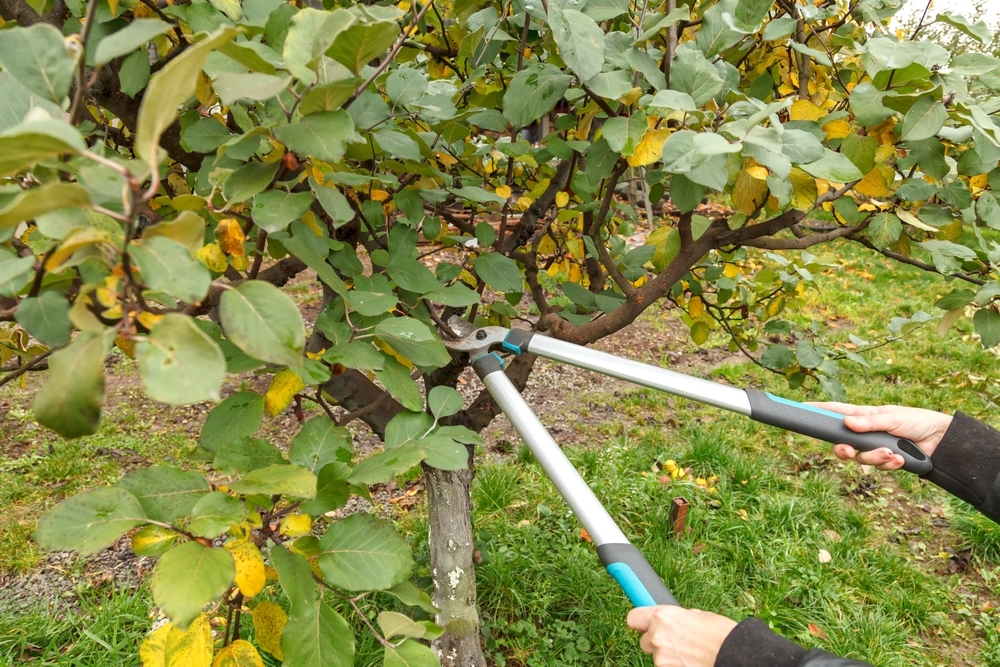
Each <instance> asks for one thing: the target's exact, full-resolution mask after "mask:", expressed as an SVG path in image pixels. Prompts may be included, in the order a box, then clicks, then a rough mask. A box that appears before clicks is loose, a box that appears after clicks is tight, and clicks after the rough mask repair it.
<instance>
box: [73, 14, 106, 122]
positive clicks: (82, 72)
mask: <svg viewBox="0 0 1000 667" xmlns="http://www.w3.org/2000/svg"><path fill="white" fill-rule="evenodd" d="M98 4H99V3H98V0H90V2H88V3H87V15H86V16H85V17H84V19H83V34H82V35H80V41H81V44H80V48H81V51H80V63H79V65H78V67H77V72H76V90H75V91H73V104H72V105H71V106H70V108H69V122H70V123H71V124H72V123H75V122H76V114H77V113H78V112H79V111H80V102H81V101H82V100H83V93H84V92H85V89H86V87H87V86H86V84H85V80H86V78H87V40H89V39H90V31H91V30H93V29H94V24H95V23H96V22H97V21H96V20H95V16H96V14H97V5H98Z"/></svg>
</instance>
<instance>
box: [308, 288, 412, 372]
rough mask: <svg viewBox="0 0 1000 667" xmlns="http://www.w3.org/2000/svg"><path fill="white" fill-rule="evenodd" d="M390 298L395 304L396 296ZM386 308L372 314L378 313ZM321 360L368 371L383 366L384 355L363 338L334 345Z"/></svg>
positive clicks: (353, 294) (352, 293)
mask: <svg viewBox="0 0 1000 667" xmlns="http://www.w3.org/2000/svg"><path fill="white" fill-rule="evenodd" d="M357 294H358V292H351V296H355V295H357ZM392 299H393V301H392V303H393V305H395V303H396V298H395V297H392ZM390 308H391V307H390ZM386 310H388V309H386ZM386 310H381V311H379V312H378V313H374V314H375V315H380V314H382V313H384V312H386ZM358 312H359V313H361V314H362V315H366V316H367V314H366V313H364V312H363V311H360V310H359V311H358ZM323 361H325V362H326V363H328V364H342V365H344V366H346V367H347V368H361V369H364V370H368V371H375V370H380V369H382V368H383V367H384V366H385V357H384V356H383V355H382V353H381V352H379V351H378V350H377V349H375V347H373V346H372V345H371V343H369V342H367V341H363V340H356V341H352V342H350V343H341V344H340V345H334V346H333V347H331V348H330V349H329V350H327V351H326V352H324V353H323Z"/></svg>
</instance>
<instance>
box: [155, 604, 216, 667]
mask: <svg viewBox="0 0 1000 667" xmlns="http://www.w3.org/2000/svg"><path fill="white" fill-rule="evenodd" d="M164 627H169V628H170V631H169V633H168V634H167V642H166V647H165V649H164V652H163V657H164V659H163V663H162V664H163V666H164V667H211V665H212V647H213V645H214V643H215V642H214V641H213V639H212V628H211V626H210V625H209V624H208V616H206V615H205V614H201V615H200V616H198V618H196V619H195V620H194V621H192V622H191V625H190V626H189V627H188V629H187V632H184V631H183V630H180V629H178V628H177V627H176V626H174V625H173V624H170V623H168V624H167V625H166V626H164ZM154 664H155V663H154ZM143 667H146V666H145V665H143Z"/></svg>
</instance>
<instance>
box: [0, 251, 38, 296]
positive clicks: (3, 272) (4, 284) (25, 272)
mask: <svg viewBox="0 0 1000 667" xmlns="http://www.w3.org/2000/svg"><path fill="white" fill-rule="evenodd" d="M34 266H35V257H34V255H32V256H31V257H15V258H12V259H4V258H2V256H0V295H2V296H14V295H15V294H17V293H18V292H19V291H21V289H22V288H23V287H24V286H25V285H27V284H28V280H29V279H30V278H31V276H32V275H33V274H34ZM22 303H23V302H22Z"/></svg>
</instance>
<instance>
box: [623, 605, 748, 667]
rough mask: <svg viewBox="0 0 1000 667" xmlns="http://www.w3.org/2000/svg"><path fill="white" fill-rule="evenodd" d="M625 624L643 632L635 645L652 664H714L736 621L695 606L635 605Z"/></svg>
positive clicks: (711, 666) (662, 666) (694, 666)
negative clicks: (649, 654) (689, 607)
mask: <svg viewBox="0 0 1000 667" xmlns="http://www.w3.org/2000/svg"><path fill="white" fill-rule="evenodd" d="M628 625H629V627H630V628H632V629H633V630H638V631H639V632H642V633H644V634H643V635H642V639H640V640H639V647H640V648H642V650H643V651H645V652H646V653H651V654H652V655H653V664H654V665H655V666H656V667H714V665H715V659H716V658H717V657H718V655H719V649H721V648H722V643H723V642H724V641H726V637H728V636H729V633H730V632H732V631H733V628H735V627H736V621H732V620H730V619H728V618H726V617H725V616H719V615H718V614H713V613H711V612H707V611H698V610H697V609H682V608H681V607H670V606H659V607H636V608H635V609H633V610H632V611H630V612H629V614H628Z"/></svg>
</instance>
